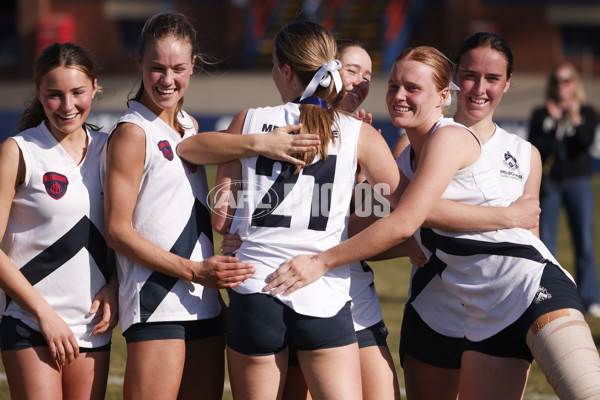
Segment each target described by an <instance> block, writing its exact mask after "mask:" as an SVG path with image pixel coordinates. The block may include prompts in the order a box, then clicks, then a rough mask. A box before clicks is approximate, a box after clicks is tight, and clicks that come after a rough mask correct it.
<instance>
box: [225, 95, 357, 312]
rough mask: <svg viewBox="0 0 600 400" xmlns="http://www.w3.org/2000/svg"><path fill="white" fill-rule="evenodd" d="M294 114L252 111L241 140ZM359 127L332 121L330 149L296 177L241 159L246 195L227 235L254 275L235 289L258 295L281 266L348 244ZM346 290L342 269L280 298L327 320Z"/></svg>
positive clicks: (263, 161) (273, 164) (292, 107)
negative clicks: (234, 239)
mask: <svg viewBox="0 0 600 400" xmlns="http://www.w3.org/2000/svg"><path fill="white" fill-rule="evenodd" d="M299 115H300V111H299V108H298V105H297V104H294V103H287V104H285V105H281V106H277V107H267V108H258V109H251V110H249V111H248V114H247V115H246V120H245V122H244V128H243V134H252V133H255V132H260V133H267V132H269V131H271V130H272V129H275V128H276V127H278V126H284V125H289V124H294V123H297V121H298V118H299ZM361 123H362V122H361V121H359V120H357V119H355V118H353V117H350V116H345V115H339V114H338V116H337V117H336V126H335V127H334V129H336V130H337V132H340V133H339V134H337V139H336V140H335V142H331V143H329V145H328V157H327V159H326V160H321V159H319V158H317V159H315V161H314V162H313V163H312V164H311V165H309V166H307V167H305V168H304V169H302V170H301V172H300V173H294V170H295V166H293V165H291V164H289V163H281V162H279V161H273V160H270V159H268V158H266V157H262V156H259V157H251V158H246V159H242V160H240V161H241V163H242V180H243V184H244V190H243V191H242V192H241V193H239V194H238V196H237V198H238V209H237V211H236V214H235V218H234V221H233V224H232V227H231V232H233V233H237V234H238V235H240V237H241V239H242V241H243V244H242V246H241V247H240V249H239V250H238V251H237V252H236V256H238V257H240V260H241V261H244V262H251V263H253V265H254V267H255V268H256V272H255V273H254V275H253V276H252V277H250V278H248V279H247V280H245V281H244V282H243V283H242V285H240V286H238V287H236V288H235V289H234V290H236V291H238V292H239V293H243V294H247V293H263V292H262V289H263V287H264V286H265V285H266V283H265V278H266V277H267V276H268V275H269V274H270V273H272V272H273V271H275V270H276V269H277V268H278V267H279V266H280V265H281V264H282V263H283V262H284V261H285V260H287V259H289V258H292V257H294V256H296V255H299V254H307V253H309V254H310V253H319V252H321V251H324V250H326V249H328V248H330V247H333V246H335V245H337V244H339V243H340V242H341V241H343V240H345V239H346V238H347V218H348V211H349V209H350V200H351V197H352V193H353V189H354V182H355V174H356V166H357V161H356V147H357V143H358V135H359V132H360V126H361ZM349 286H350V272H349V269H348V266H344V267H340V268H335V269H334V270H332V271H329V272H327V273H326V274H325V275H324V276H322V277H321V278H319V279H318V280H317V281H315V282H313V283H311V284H310V285H307V286H305V287H304V288H302V289H300V290H298V291H296V292H294V293H292V294H291V295H289V296H282V295H278V299H279V300H281V301H282V302H283V303H285V304H286V305H288V306H289V307H291V308H293V309H294V310H295V311H296V312H298V313H300V314H305V315H310V316H316V317H331V316H333V315H335V314H336V313H337V312H338V311H339V310H340V309H341V308H342V307H343V306H344V304H345V303H346V302H347V301H348V300H350V296H349V294H348V290H349Z"/></svg>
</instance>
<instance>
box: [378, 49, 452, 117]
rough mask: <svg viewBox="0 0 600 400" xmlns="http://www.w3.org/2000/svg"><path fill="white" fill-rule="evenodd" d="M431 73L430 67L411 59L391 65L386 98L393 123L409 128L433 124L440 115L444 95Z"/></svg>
mask: <svg viewBox="0 0 600 400" xmlns="http://www.w3.org/2000/svg"><path fill="white" fill-rule="evenodd" d="M432 73H433V70H432V69H431V67H429V66H427V65H425V64H423V63H421V62H418V61H413V60H407V61H399V62H396V63H395V64H394V65H393V66H392V69H391V71H390V77H389V80H388V89H387V92H386V96H385V99H386V105H387V109H388V113H389V115H390V119H391V120H392V123H393V124H394V125H395V126H397V127H400V128H405V129H410V128H417V127H419V126H426V125H433V124H434V123H435V121H437V120H438V119H439V118H440V117H441V116H442V103H443V95H442V93H441V92H440V91H438V90H437V88H436V86H435V84H434V82H433V76H432Z"/></svg>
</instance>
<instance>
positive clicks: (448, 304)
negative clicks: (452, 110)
mask: <svg viewBox="0 0 600 400" xmlns="http://www.w3.org/2000/svg"><path fill="white" fill-rule="evenodd" d="M449 123H453V122H451V120H450V119H442V120H441V121H440V123H438V127H436V128H435V129H438V128H439V127H441V126H444V125H446V124H449ZM497 133H500V135H498V136H497V137H496V138H495V140H490V141H488V143H486V145H485V146H483V149H482V152H481V155H480V157H479V159H478V160H477V161H476V162H475V163H473V164H472V165H471V166H469V167H467V168H465V169H463V170H461V171H458V172H457V174H456V175H455V178H454V179H453V181H452V182H451V183H450V185H449V186H448V188H447V189H446V191H445V192H444V195H443V196H442V197H443V198H446V199H450V200H454V201H459V202H462V203H466V204H474V205H505V204H507V203H510V202H511V201H513V200H515V198H516V197H518V196H520V195H521V194H522V193H523V185H524V183H525V181H526V180H527V176H528V174H529V166H527V167H525V166H524V165H523V170H524V171H525V172H523V171H522V170H520V166H519V167H517V165H518V160H519V158H520V159H522V162H523V164H527V165H528V164H529V162H530V159H531V146H530V145H529V144H528V143H526V142H525V143H523V142H520V141H517V140H512V139H513V138H512V136H511V137H508V138H507V137H505V136H506V135H510V134H508V133H506V132H505V131H500V130H497V132H496V134H497ZM496 134H495V135H494V136H496ZM490 145H491V146H490ZM509 145H510V146H511V147H510V148H508V147H506V146H509ZM511 151H512V152H514V153H511ZM409 152H410V150H408V151H407V153H408V154H409ZM507 154H510V156H506V155H507ZM498 155H501V157H502V158H500V157H498ZM505 157H506V158H505ZM401 158H403V160H401V161H399V165H400V166H401V168H402V170H403V172H404V173H405V175H407V177H409V178H412V176H411V174H412V172H409V171H405V168H406V165H407V161H406V159H407V158H408V159H409V158H410V157H409V156H408V155H407V154H404V155H402V156H401ZM503 160H504V161H503ZM505 161H506V162H505ZM408 163H410V161H409V162H408ZM507 164H509V165H507ZM507 168H508V169H507ZM509 171H510V172H512V173H508V172H509ZM520 175H522V176H520ZM525 175H526V176H525ZM494 182H495V184H494ZM499 182H501V185H499V184H498V183H499ZM506 196H510V197H506ZM415 236H416V238H417V240H418V241H419V242H420V244H421V247H422V248H423V250H424V252H425V253H426V255H427V256H428V257H429V258H430V262H429V264H428V266H427V268H423V270H424V271H425V272H420V271H419V269H418V268H413V272H412V276H411V293H410V294H409V302H412V304H413V306H415V309H417V310H418V312H419V315H420V316H421V317H422V318H423V319H424V320H425V322H426V323H427V324H428V325H429V326H430V327H432V329H434V330H436V331H438V332H439V333H442V334H444V335H447V336H453V337H462V336H463V335H462V334H461V333H460V328H461V322H462V320H463V316H462V312H461V311H462V310H464V312H465V315H464V321H465V322H464V329H463V332H464V335H465V336H466V337H467V338H469V339H470V340H473V341H479V340H483V339H486V338H488V337H490V336H492V335H494V334H496V333H498V332H499V331H500V330H502V329H504V328H505V327H506V326H508V325H510V324H511V323H512V322H514V321H515V320H516V319H517V318H518V317H520V316H521V314H522V313H523V312H524V311H525V309H526V308H527V307H528V306H529V304H530V303H531V301H532V300H533V296H534V295H535V293H536V291H537V289H538V287H539V281H540V278H541V274H542V272H543V268H544V265H545V263H546V262H547V261H551V262H553V263H555V264H557V265H558V262H557V261H556V260H555V259H554V258H553V257H552V255H551V254H550V252H549V251H548V250H547V249H546V248H545V246H544V245H543V244H542V243H541V241H539V239H538V238H537V237H535V236H534V235H533V234H532V233H531V232H530V231H528V230H523V229H504V230H498V231H491V232H471V233H465V232H462V233H450V232H442V231H439V230H433V229H424V228H423V229H420V230H419V231H417V233H416V234H415ZM565 273H566V271H565ZM566 274H567V276H569V275H568V273H566ZM440 275H441V278H442V279H441V280H443V281H444V284H445V285H446V287H447V289H445V288H443V286H442V285H441V284H440V281H441V280H440V279H439V276H440ZM449 292H451V294H450V293H449ZM515 293H520V295H519V296H516V295H515ZM453 295H455V296H453ZM453 297H454V299H453ZM417 299H418V300H417ZM438 300H439V301H438ZM461 304H462V305H464V306H465V307H462V305H461ZM449 316H451V317H449Z"/></svg>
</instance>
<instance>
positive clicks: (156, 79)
mask: <svg viewBox="0 0 600 400" xmlns="http://www.w3.org/2000/svg"><path fill="white" fill-rule="evenodd" d="M194 59H195V56H192V46H191V44H190V43H188V42H187V41H184V40H181V39H176V38H174V37H173V36H166V37H164V38H161V39H158V40H156V41H153V42H150V43H148V44H147V47H146V49H145V51H144V54H143V58H142V59H140V63H141V68H142V74H143V84H144V94H143V95H142V98H141V100H140V101H141V103H142V104H144V105H145V106H146V107H148V108H150V109H151V110H152V111H154V113H155V114H157V115H160V114H161V112H162V111H163V110H171V109H175V107H176V106H177V103H178V102H179V100H180V99H181V98H182V97H183V95H184V94H185V92H186V90H187V89H188V87H189V84H190V76H191V75H192V72H193V65H194Z"/></svg>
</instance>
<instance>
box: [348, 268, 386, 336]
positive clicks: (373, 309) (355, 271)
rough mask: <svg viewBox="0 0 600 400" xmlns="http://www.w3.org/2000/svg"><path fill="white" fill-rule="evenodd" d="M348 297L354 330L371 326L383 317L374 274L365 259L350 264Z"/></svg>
mask: <svg viewBox="0 0 600 400" xmlns="http://www.w3.org/2000/svg"><path fill="white" fill-rule="evenodd" d="M350 297H351V298H352V303H351V304H350V311H352V321H353V322H354V330H355V331H360V330H361V329H365V328H368V327H370V326H373V325H375V324H376V323H378V322H379V321H381V320H382V319H383V313H382V311H381V305H380V304H379V296H378V295H377V290H376V289H375V276H374V274H373V270H372V269H371V267H370V266H369V264H367V262H366V261H360V262H354V263H352V264H350Z"/></svg>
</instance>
